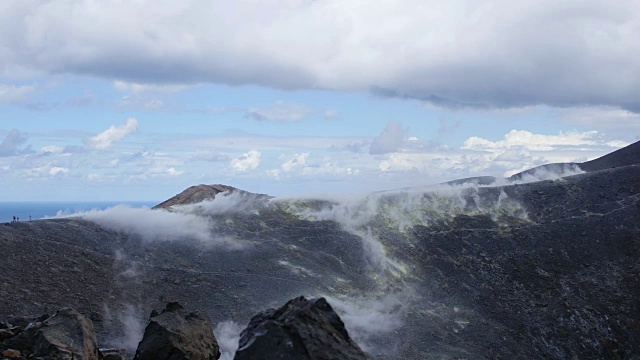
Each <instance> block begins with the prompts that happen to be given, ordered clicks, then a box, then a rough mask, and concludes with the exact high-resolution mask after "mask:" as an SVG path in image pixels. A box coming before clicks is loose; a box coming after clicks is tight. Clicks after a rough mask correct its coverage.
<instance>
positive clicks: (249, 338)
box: [234, 296, 366, 360]
mask: <svg viewBox="0 0 640 360" xmlns="http://www.w3.org/2000/svg"><path fill="white" fill-rule="evenodd" d="M234 359H236V360H248V359H253V360H258V359H301V360H303V359H313V360H320V359H366V357H365V354H364V352H363V351H362V350H361V349H360V347H359V346H358V345H357V344H356V343H355V342H354V341H353V340H351V338H350V337H349V334H348V333H347V330H346V329H345V327H344V323H343V322H342V320H341V319H340V317H339V316H338V314H336V313H335V311H333V308H332V307H331V305H329V303H328V302H327V300H325V299H324V298H318V299H310V300H307V299H306V298H304V297H303V296H300V297H298V298H295V299H293V300H290V301H289V302H287V303H286V304H285V305H284V306H282V307H281V308H279V309H269V310H266V311H263V312H261V313H259V314H258V315H256V316H254V317H253V318H252V319H251V321H250V322H249V325H248V326H247V328H246V329H245V330H243V331H242V334H241V335H240V343H239V348H238V351H237V352H236V355H235V358H234Z"/></svg>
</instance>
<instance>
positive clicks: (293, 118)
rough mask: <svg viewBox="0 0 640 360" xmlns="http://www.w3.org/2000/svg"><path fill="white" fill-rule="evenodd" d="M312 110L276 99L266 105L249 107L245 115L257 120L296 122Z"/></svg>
mask: <svg viewBox="0 0 640 360" xmlns="http://www.w3.org/2000/svg"><path fill="white" fill-rule="evenodd" d="M312 112H313V110H312V109H310V108H308V107H306V106H303V105H299V104H292V103H285V102H283V101H276V102H275V103H274V104H272V105H271V106H268V107H263V108H251V109H249V110H247V112H246V113H245V116H246V117H248V118H251V119H254V120H259V121H282V122H297V121H300V120H302V119H304V118H305V117H306V116H308V115H309V114H310V113H312Z"/></svg>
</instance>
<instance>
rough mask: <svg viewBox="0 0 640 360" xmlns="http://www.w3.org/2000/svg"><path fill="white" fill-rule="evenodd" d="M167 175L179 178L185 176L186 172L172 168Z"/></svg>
mask: <svg viewBox="0 0 640 360" xmlns="http://www.w3.org/2000/svg"><path fill="white" fill-rule="evenodd" d="M166 173H167V174H168V175H170V176H178V175H182V174H184V171H179V170H176V169H175V168H172V167H171V168H168V169H167V170H166Z"/></svg>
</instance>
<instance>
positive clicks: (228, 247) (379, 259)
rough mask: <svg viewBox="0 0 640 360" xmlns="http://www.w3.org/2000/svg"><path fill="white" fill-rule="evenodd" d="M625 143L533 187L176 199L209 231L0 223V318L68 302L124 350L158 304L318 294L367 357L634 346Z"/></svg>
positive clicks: (217, 306)
mask: <svg viewBox="0 0 640 360" xmlns="http://www.w3.org/2000/svg"><path fill="white" fill-rule="evenodd" d="M634 145H635V144H634ZM624 155H625V156H624V159H627V160H625V161H623V162H616V165H620V166H616V167H615V168H614V167H606V166H604V165H602V164H603V162H602V161H600V162H598V163H594V164H595V165H598V166H597V168H595V165H593V166H594V169H592V171H591V172H589V173H585V174H580V175H575V176H570V177H565V178H561V179H557V180H547V181H540V182H535V183H527V184H512V185H507V186H494V187H464V186H458V185H453V186H449V187H446V188H439V189H433V188H429V189H420V190H411V191H401V192H389V193H380V194H376V195H372V196H370V197H368V198H365V199H360V200H358V201H355V202H349V203H347V202H340V201H337V200H336V201H333V200H332V201H328V200H298V201H274V200H269V199H268V198H267V197H264V196H260V197H257V198H255V199H251V198H246V197H243V198H242V199H241V200H242V201H240V202H236V203H235V204H236V205H237V204H240V205H242V206H236V208H235V210H234V208H232V207H225V208H224V209H221V208H220V207H217V208H216V207H215V206H213V205H212V204H205V205H202V206H192V207H187V208H177V209H174V212H173V213H171V214H173V215H171V216H182V215H180V214H188V216H190V217H188V219H191V220H189V221H192V220H193V219H201V218H206V219H207V222H206V226H207V227H208V229H209V231H210V233H209V235H208V236H210V237H211V238H212V239H215V241H213V240H212V241H207V240H206V239H205V240H203V239H202V238H198V237H197V236H196V237H193V236H188V235H185V236H182V235H175V236H174V237H175V238H171V236H169V238H163V239H154V238H153V237H149V236H144V233H141V232H140V231H139V229H140V228H139V227H136V226H137V225H139V223H138V222H139V221H144V220H142V219H143V218H140V220H138V219H136V218H133V219H129V220H130V221H131V223H127V224H126V225H127V226H123V225H122V224H121V223H120V225H114V224H115V223H114V222H113V221H111V220H109V221H107V220H105V219H98V218H94V219H92V221H89V220H87V219H82V218H67V219H53V220H39V221H32V222H21V223H7V224H0V248H1V249H2V261H1V262H0V274H2V277H1V278H0V318H8V317H11V316H14V315H27V314H40V313H44V312H48V313H51V312H53V311H55V310H57V309H59V308H61V307H66V306H71V307H74V308H76V309H77V310H78V311H80V312H81V313H83V314H86V315H88V316H91V317H92V319H94V325H95V327H96V331H97V333H98V339H99V341H102V342H104V343H103V344H99V345H100V347H112V346H113V347H127V348H129V349H135V347H136V346H137V341H139V340H140V337H141V335H142V330H143V329H144V325H145V324H146V318H147V316H148V314H149V312H150V311H151V310H152V309H154V308H161V307H162V306H163V305H164V303H165V302H166V301H168V300H179V301H181V302H182V303H183V304H185V305H186V306H188V307H189V308H193V309H200V310H202V311H204V312H206V314H207V315H208V316H209V317H210V318H211V319H212V320H213V322H214V323H220V322H223V321H228V320H229V321H233V322H235V323H237V324H239V325H240V326H241V328H243V327H244V326H245V325H246V324H247V323H248V322H249V319H250V317H251V316H252V315H253V314H256V313H258V312H259V311H262V310H264V309H265V308H269V307H277V306H279V305H280V304H283V303H285V302H286V301H287V300H288V299H291V298H295V297H297V296H299V295H306V296H311V297H315V296H326V297H327V299H328V301H329V303H331V304H332V305H333V306H334V308H336V311H337V312H338V313H339V314H340V315H341V317H342V318H343V320H344V322H345V325H346V327H347V329H348V330H349V333H350V334H351V335H352V337H353V339H354V340H355V341H356V342H357V343H358V344H360V345H361V347H362V348H363V350H365V352H367V353H368V356H369V357H373V358H389V359H397V358H404V359H425V358H427V359H428V358H434V359H440V358H492V359H493V358H504V359H511V358H555V359H565V358H580V359H582V358H611V359H633V358H640V357H639V355H638V354H640V261H639V260H638V259H639V255H640V166H639V165H636V164H634V163H633V161H635V160H634V159H638V160H640V156H636V157H633V156H629V155H628V151H626V152H624ZM629 159H631V160H629ZM605 165H606V164H605ZM243 196H247V195H246V194H243ZM224 201H226V200H224V199H220V196H219V195H218V196H217V197H216V200H214V201H213V203H216V202H219V203H224ZM247 204H249V205H247ZM214 210H215V211H214ZM148 211H149V212H151V211H159V212H164V211H165V210H148ZM145 216H146V215H145ZM167 216H168V215H167ZM184 216H187V215H184ZM191 216H192V217H194V218H192V217H191ZM105 217H106V215H105ZM145 219H146V218H145ZM171 219H173V218H167V220H171ZM181 219H182V218H181ZM193 221H195V220H193ZM166 222H167V221H165V223H166ZM176 224H182V223H176ZM189 224H192V225H193V226H196V225H198V224H200V223H198V222H193V223H189ZM165 225H166V224H165ZM168 226H170V227H171V226H172V225H171V223H170V224H169V225H168ZM176 226H184V225H176ZM187 227H188V228H191V227H189V226H187ZM136 229H137V230H136ZM171 234H173V232H171ZM172 236H173V235H172ZM100 339H102V340H100ZM219 341H220V339H219ZM235 341H236V346H237V338H236V340H235ZM131 343H133V344H131ZM222 348H223V344H221V349H222ZM222 350H224V349H222ZM234 350H235V349H234ZM223 356H224V351H223Z"/></svg>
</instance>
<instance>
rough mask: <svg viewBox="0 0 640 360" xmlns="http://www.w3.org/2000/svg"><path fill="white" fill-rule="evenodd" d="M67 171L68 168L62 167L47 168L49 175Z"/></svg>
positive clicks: (63, 173) (61, 173) (62, 173)
mask: <svg viewBox="0 0 640 360" xmlns="http://www.w3.org/2000/svg"><path fill="white" fill-rule="evenodd" d="M67 173H69V169H67V168H64V167H59V166H53V167H51V169H49V175H51V176H56V175H65V174H67Z"/></svg>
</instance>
